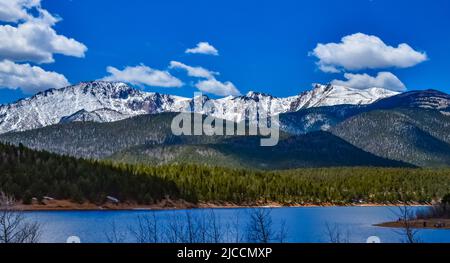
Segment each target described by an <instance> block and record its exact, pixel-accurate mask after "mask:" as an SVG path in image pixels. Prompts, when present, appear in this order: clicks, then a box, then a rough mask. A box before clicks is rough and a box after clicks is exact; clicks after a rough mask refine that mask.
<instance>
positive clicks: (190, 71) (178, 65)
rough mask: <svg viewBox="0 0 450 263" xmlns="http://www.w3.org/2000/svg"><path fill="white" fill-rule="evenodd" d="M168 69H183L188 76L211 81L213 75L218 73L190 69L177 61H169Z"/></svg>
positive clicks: (200, 68)
mask: <svg viewBox="0 0 450 263" xmlns="http://www.w3.org/2000/svg"><path fill="white" fill-rule="evenodd" d="M170 68H171V69H175V68H179V69H184V70H186V71H187V73H188V76H190V77H195V78H205V79H212V78H214V75H219V73H218V72H213V71H209V70H207V69H205V68H202V67H191V66H188V65H186V64H183V63H181V62H178V61H171V62H170Z"/></svg>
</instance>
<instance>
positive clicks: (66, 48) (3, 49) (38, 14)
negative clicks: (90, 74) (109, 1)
mask: <svg viewBox="0 0 450 263" xmlns="http://www.w3.org/2000/svg"><path fill="white" fill-rule="evenodd" d="M60 20H61V18H59V17H55V16H53V15H52V14H50V13H49V12H48V11H47V10H45V9H43V8H42V6H41V0H0V21H3V22H6V24H3V25H0V66H1V68H0V71H1V72H0V88H10V89H18V88H20V89H22V90H23V92H25V93H33V92H37V91H41V90H43V89H50V88H60V87H63V86H66V85H69V82H68V81H67V79H66V78H65V77H64V76H63V75H61V74H58V73H56V72H49V71H45V70H44V69H42V68H40V67H37V66H31V65H30V64H16V62H34V63H52V62H54V58H53V55H54V54H62V55H66V56H74V57H84V55H85V52H86V51H87V47H86V46H85V45H84V44H82V43H80V42H78V41H76V40H75V39H72V38H68V37H66V36H63V35H59V34H58V33H57V32H56V31H55V30H54V29H53V26H54V25H55V24H56V23H57V22H59V21H60Z"/></svg>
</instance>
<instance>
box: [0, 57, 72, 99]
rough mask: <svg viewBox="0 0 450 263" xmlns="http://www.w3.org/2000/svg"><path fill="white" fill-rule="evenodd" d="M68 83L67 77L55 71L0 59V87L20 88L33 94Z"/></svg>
mask: <svg viewBox="0 0 450 263" xmlns="http://www.w3.org/2000/svg"><path fill="white" fill-rule="evenodd" d="M68 85H70V83H69V82H68V81H67V79H66V78H65V77H64V76H63V75H61V74H58V73H56V72H50V71H45V70H43V69H42V68H40V67H37V66H31V65H30V64H16V63H14V62H12V61H9V60H3V61H0V87H2V88H9V89H19V88H20V89H21V90H22V91H23V92H24V93H26V94H33V93H36V92H38V91H43V90H47V89H53V88H62V87H65V86H68Z"/></svg>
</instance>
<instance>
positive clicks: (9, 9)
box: [0, 0, 41, 23]
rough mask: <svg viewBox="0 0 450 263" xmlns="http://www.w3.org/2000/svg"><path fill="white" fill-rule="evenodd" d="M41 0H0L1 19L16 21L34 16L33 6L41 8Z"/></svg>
mask: <svg viewBox="0 0 450 263" xmlns="http://www.w3.org/2000/svg"><path fill="white" fill-rule="evenodd" d="M40 5H41V1H40V0H0V21H5V22H13V23H16V22H18V21H22V20H29V19H31V18H32V16H30V15H29V14H28V11H29V10H30V9H31V8H40Z"/></svg>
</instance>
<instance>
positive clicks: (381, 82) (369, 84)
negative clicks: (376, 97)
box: [331, 72, 406, 91]
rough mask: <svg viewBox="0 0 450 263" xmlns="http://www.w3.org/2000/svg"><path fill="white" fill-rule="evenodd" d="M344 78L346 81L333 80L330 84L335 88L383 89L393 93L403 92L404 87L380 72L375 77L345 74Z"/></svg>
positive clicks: (390, 75)
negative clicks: (335, 86)
mask: <svg viewBox="0 0 450 263" xmlns="http://www.w3.org/2000/svg"><path fill="white" fill-rule="evenodd" d="M344 77H345V78H346V79H347V80H333V81H332V82H331V84H333V85H337V86H346V87H350V88H355V89H367V88H374V87H377V88H384V89H389V90H393V91H405V90H406V87H405V85H404V84H403V83H402V82H401V81H400V80H399V79H398V78H397V77H396V76H395V75H394V74H392V73H390V72H380V73H378V75H377V76H376V77H372V76H369V75H368V74H351V73H346V74H345V75H344Z"/></svg>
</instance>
